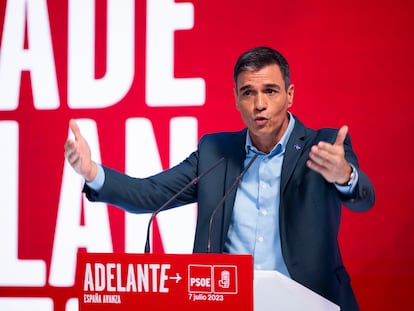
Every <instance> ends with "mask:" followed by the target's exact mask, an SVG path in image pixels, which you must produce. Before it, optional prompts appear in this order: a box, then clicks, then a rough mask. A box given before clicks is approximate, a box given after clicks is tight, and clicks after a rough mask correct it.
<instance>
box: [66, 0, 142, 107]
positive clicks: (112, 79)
mask: <svg viewBox="0 0 414 311" xmlns="http://www.w3.org/2000/svg"><path fill="white" fill-rule="evenodd" d="M107 3H108V11H107V21H108V23H107V29H106V33H107V47H106V52H107V53H106V59H107V60H106V73H105V75H104V77H102V78H100V79H95V32H96V31H105V29H95V0H71V1H69V42H68V49H69V51H68V67H69V68H68V105H69V107H71V108H105V107H109V106H112V105H114V104H116V103H117V102H119V101H120V100H121V99H122V98H123V97H124V96H125V94H126V93H127V92H128V90H129V89H130V87H131V84H132V80H133V78H134V13H135V9H134V0H122V1H119V0H108V1H107Z"/></svg>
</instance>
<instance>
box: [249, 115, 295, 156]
mask: <svg viewBox="0 0 414 311" xmlns="http://www.w3.org/2000/svg"><path fill="white" fill-rule="evenodd" d="M288 114H289V124H288V127H287V129H286V132H285V133H284V134H283V136H282V138H281V139H280V141H279V142H278V143H277V144H276V145H275V146H274V147H273V149H272V151H271V152H270V154H269V155H275V154H279V153H284V152H285V149H286V144H287V142H288V140H289V137H290V134H292V131H293V128H294V127H295V118H294V117H293V115H292V114H291V113H290V112H288ZM245 149H246V154H248V153H249V152H251V151H252V152H255V153H262V154H263V152H261V151H259V150H258V149H257V148H256V147H255V146H253V144H252V140H251V139H250V132H249V129H247V135H246V144H245Z"/></svg>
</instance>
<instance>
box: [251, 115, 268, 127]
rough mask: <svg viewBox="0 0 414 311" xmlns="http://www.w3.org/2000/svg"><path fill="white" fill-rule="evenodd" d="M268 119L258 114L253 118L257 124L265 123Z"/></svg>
mask: <svg viewBox="0 0 414 311" xmlns="http://www.w3.org/2000/svg"><path fill="white" fill-rule="evenodd" d="M267 121H268V119H267V118H265V117H262V116H258V117H256V118H255V119H254V122H255V123H256V124H257V125H265V124H266V123H267Z"/></svg>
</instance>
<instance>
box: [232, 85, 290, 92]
mask: <svg viewBox="0 0 414 311" xmlns="http://www.w3.org/2000/svg"><path fill="white" fill-rule="evenodd" d="M251 87H252V86H251V85H250V84H247V85H244V86H242V87H241V88H240V89H239V91H240V92H243V91H244V90H248V89H250V88H251ZM263 88H265V89H277V90H280V89H282V88H281V86H280V85H279V84H276V83H267V84H265V85H264V86H263Z"/></svg>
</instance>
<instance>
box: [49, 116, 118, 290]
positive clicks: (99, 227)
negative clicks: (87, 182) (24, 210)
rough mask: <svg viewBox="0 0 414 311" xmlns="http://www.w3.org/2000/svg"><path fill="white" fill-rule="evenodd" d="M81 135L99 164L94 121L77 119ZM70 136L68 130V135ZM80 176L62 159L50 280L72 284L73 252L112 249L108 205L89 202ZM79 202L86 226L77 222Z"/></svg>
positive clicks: (60, 284)
mask: <svg viewBox="0 0 414 311" xmlns="http://www.w3.org/2000/svg"><path fill="white" fill-rule="evenodd" d="M78 124H79V127H80V129H81V132H82V135H83V136H84V137H85V138H86V139H87V141H88V142H89V144H90V148H91V152H92V155H93V156H94V158H95V159H94V161H96V162H98V163H100V162H101V156H100V151H99V139H98V133H97V129H96V124H95V122H94V121H93V120H88V119H84V120H78ZM69 135H71V133H70V134H69ZM82 186H83V179H82V177H80V176H79V175H78V174H77V173H75V171H74V170H73V169H72V167H71V166H70V165H69V163H68V162H67V161H66V160H65V164H64V170H63V180H62V188H61V194H60V202H59V207H58V215H57V220H56V230H55V239H54V245H53V252H52V261H51V267H50V277H49V283H50V284H51V285H53V286H72V285H73V284H74V280H75V269H76V253H77V250H78V248H80V247H86V248H87V250H88V251H90V252H112V238H111V232H110V225H109V218H108V210H107V206H106V204H104V203H92V202H89V201H88V200H87V199H86V198H84V195H83V194H82V192H81V190H82ZM82 202H83V211H84V220H85V225H83V226H82V225H81V224H80V219H81V213H82Z"/></svg>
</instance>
